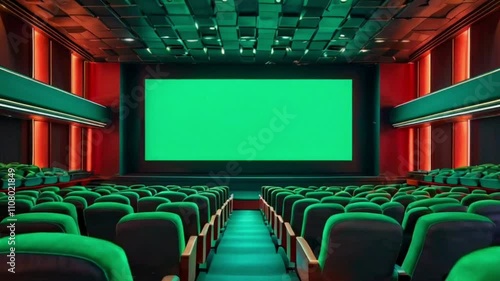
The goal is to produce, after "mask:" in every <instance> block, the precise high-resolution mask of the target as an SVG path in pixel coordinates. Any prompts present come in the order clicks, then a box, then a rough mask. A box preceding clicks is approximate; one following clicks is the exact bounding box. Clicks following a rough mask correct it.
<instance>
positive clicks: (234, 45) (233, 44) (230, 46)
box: [222, 41, 253, 50]
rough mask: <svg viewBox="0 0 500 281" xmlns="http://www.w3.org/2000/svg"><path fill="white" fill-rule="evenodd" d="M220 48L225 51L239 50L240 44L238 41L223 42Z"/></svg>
mask: <svg viewBox="0 0 500 281" xmlns="http://www.w3.org/2000/svg"><path fill="white" fill-rule="evenodd" d="M222 46H223V47H224V49H226V50H239V49H240V42H239V41H223V42H222ZM252 47H253V46H252Z"/></svg>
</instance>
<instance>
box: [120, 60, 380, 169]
mask: <svg viewBox="0 0 500 281" xmlns="http://www.w3.org/2000/svg"><path fill="white" fill-rule="evenodd" d="M169 78H170V79H183V78H184V79H352V80H353V141H354V143H353V161H241V162H226V161H189V162H188V161H145V160H144V81H145V79H169ZM378 80H379V68H378V66H376V65H363V66H354V65H345V66H343V65H336V66H332V65H325V66H290V65H286V66H285V65H244V66H239V65H166V64H160V65H137V64H122V66H121V87H120V88H121V98H120V99H121V105H120V115H121V118H120V120H121V123H120V134H121V136H120V150H121V151H120V173H121V174H130V173H148V174H162V175H188V174H189V175H200V176H207V175H208V176H217V175H219V174H223V175H230V176H247V175H248V176H270V175H273V176H290V175H318V176H320V175H356V176H374V175H378V165H379V164H378V162H379V161H378V155H379V145H378V141H377V140H378V139H379V126H380V125H379V107H380V102H379V92H378V88H379V87H378ZM165 141H168V140H165Z"/></svg>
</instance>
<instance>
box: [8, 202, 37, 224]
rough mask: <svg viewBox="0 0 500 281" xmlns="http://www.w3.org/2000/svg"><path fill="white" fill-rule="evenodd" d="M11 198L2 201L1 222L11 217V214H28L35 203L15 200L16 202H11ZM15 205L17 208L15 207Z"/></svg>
mask: <svg viewBox="0 0 500 281" xmlns="http://www.w3.org/2000/svg"><path fill="white" fill-rule="evenodd" d="M8 199H9V197H3V198H1V199H0V221H1V220H3V219H4V218H6V217H8V216H10V215H11V214H16V215H17V214H24V213H28V212H29V211H30V210H31V208H33V206H35V202H33V200H27V199H19V198H17V197H16V198H15V201H9V200H8ZM14 203H15V206H14V205H13V204H14Z"/></svg>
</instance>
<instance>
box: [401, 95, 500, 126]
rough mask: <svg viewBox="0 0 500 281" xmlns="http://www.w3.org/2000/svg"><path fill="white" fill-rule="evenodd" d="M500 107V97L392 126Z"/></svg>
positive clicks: (419, 122) (416, 123)
mask: <svg viewBox="0 0 500 281" xmlns="http://www.w3.org/2000/svg"><path fill="white" fill-rule="evenodd" d="M497 108H500V99H498V100H493V101H489V102H484V103H480V104H475V105H470V106H466V107H462V108H458V109H453V110H448V111H444V112H440V113H436V114H431V115H427V116H424V117H419V118H415V119H412V120H408V121H405V122H400V123H395V124H393V125H392V126H394V127H396V128H399V127H406V126H411V125H418V124H422V123H426V122H430V121H436V120H440V119H446V118H451V117H456V116H460V115H466V114H471V113H477V112H481V111H487V110H492V109H497Z"/></svg>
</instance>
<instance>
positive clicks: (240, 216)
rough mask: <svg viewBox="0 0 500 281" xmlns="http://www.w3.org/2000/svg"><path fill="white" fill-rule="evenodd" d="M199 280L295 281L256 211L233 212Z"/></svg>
mask: <svg viewBox="0 0 500 281" xmlns="http://www.w3.org/2000/svg"><path fill="white" fill-rule="evenodd" d="M197 280H198V281H298V280H299V279H298V278H297V275H296V274H295V273H287V272H286V270H285V264H284V263H283V260H282V258H281V256H280V255H279V254H277V253H276V252H275V248H274V245H273V242H272V240H271V236H270V235H269V231H268V229H267V228H266V226H265V224H264V220H263V219H262V215H261V213H260V212H259V211H234V212H233V214H232V215H231V219H230V220H229V222H228V224H227V226H226V231H225V232H224V236H223V237H222V239H221V242H220V244H219V247H218V249H217V253H216V254H215V255H214V256H213V260H212V263H211V265H210V268H209V270H208V272H207V273H201V274H200V276H199V277H198V279H197Z"/></svg>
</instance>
